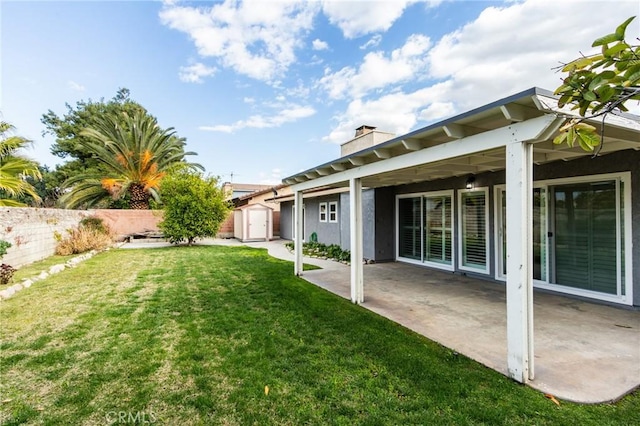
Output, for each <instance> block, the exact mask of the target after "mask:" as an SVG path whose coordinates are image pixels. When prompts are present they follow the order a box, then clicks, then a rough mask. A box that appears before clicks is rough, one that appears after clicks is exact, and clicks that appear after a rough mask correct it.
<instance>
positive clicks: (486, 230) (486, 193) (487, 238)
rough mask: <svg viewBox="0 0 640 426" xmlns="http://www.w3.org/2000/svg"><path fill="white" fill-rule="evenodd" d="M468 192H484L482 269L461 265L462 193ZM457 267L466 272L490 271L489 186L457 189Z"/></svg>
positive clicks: (481, 272)
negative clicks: (483, 265)
mask: <svg viewBox="0 0 640 426" xmlns="http://www.w3.org/2000/svg"><path fill="white" fill-rule="evenodd" d="M469 192H484V197H485V202H484V214H485V221H484V233H485V237H484V244H485V253H486V259H485V267H484V269H480V268H474V267H471V266H464V265H463V260H464V255H463V253H462V247H463V244H462V238H463V236H462V232H463V226H462V210H463V209H462V194H465V193H469ZM457 216H458V229H459V231H458V269H459V270H461V271H467V272H475V273H479V274H489V273H490V269H491V268H490V267H489V262H490V259H489V257H490V256H491V253H490V245H489V242H490V235H489V187H486V186H484V187H481V188H474V189H459V190H458V215H457Z"/></svg>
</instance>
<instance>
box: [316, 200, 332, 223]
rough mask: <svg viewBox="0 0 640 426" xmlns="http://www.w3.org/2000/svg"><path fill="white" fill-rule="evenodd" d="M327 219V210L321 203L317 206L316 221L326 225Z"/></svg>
mask: <svg viewBox="0 0 640 426" xmlns="http://www.w3.org/2000/svg"><path fill="white" fill-rule="evenodd" d="M323 216H324V217H323ZM328 217H329V210H328V209H327V203H326V202H322V203H320V204H318V221H320V222H322V223H326V222H327V218H328Z"/></svg>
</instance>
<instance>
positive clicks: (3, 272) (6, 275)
mask: <svg viewBox="0 0 640 426" xmlns="http://www.w3.org/2000/svg"><path fill="white" fill-rule="evenodd" d="M15 272H16V270H15V268H14V267H13V266H11V265H7V264H6V263H3V264H2V265H0V284H3V285H4V284H9V281H11V278H13V274H15Z"/></svg>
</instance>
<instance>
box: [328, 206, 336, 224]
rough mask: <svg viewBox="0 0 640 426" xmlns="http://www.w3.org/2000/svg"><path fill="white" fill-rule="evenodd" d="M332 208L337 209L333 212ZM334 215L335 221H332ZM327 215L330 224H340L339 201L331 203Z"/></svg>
mask: <svg viewBox="0 0 640 426" xmlns="http://www.w3.org/2000/svg"><path fill="white" fill-rule="evenodd" d="M331 207H335V210H334V211H331ZM332 213H333V215H334V216H335V217H334V218H333V219H331V214H332ZM327 214H328V216H327V218H328V220H329V223H338V202H337V201H329V204H328V209H327Z"/></svg>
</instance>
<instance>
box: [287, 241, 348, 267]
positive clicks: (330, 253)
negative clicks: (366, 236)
mask: <svg viewBox="0 0 640 426" xmlns="http://www.w3.org/2000/svg"><path fill="white" fill-rule="evenodd" d="M285 247H287V248H288V249H289V250H293V249H294V248H295V243H294V242H293V241H290V242H288V243H286V244H285ZM302 254H304V255H305V256H314V257H326V258H327V259H334V260H337V261H339V262H350V261H351V252H350V251H349V250H342V247H340V246H339V245H338V244H331V245H326V244H322V243H318V242H315V241H310V242H307V243H303V244H302Z"/></svg>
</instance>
